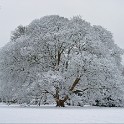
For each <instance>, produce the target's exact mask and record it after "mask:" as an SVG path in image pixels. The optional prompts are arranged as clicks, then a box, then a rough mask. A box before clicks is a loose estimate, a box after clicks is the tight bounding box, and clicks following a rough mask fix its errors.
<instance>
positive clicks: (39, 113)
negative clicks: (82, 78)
mask: <svg viewBox="0 0 124 124" xmlns="http://www.w3.org/2000/svg"><path fill="white" fill-rule="evenodd" d="M123 115H124V108H107V107H90V106H85V107H68V106H66V107H65V108H59V107H55V106H54V105H49V106H48V105H47V106H41V107H37V106H30V107H24V106H18V105H17V106H16V105H14V106H13V105H10V106H7V105H0V123H124V117H123Z"/></svg>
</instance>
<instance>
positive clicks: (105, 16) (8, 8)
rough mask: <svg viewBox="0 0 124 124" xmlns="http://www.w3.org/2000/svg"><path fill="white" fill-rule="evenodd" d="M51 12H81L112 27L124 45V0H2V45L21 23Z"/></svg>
mask: <svg viewBox="0 0 124 124" xmlns="http://www.w3.org/2000/svg"><path fill="white" fill-rule="evenodd" d="M51 14H52V15H53V14H58V15H60V16H64V17H68V18H70V17H73V16H75V15H80V16H82V17H83V19H85V20H86V21H88V22H90V23H91V24H92V25H101V26H103V27H105V28H107V29H108V30H110V31H111V32H112V33H113V35H114V39H115V43H116V44H118V45H119V46H120V47H121V48H124V0H0V47H2V46H3V45H4V44H6V43H7V42H8V41H9V39H10V33H11V31H12V30H14V29H15V28H16V27H17V26H18V25H20V24H22V25H28V24H29V23H30V22H31V21H32V20H34V19H36V18H40V17H42V16H45V15H51Z"/></svg>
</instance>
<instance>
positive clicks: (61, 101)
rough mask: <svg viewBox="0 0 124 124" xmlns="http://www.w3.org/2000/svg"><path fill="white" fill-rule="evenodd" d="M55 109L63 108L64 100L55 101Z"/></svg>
mask: <svg viewBox="0 0 124 124" xmlns="http://www.w3.org/2000/svg"><path fill="white" fill-rule="evenodd" d="M56 107H65V105H64V100H57V101H56Z"/></svg>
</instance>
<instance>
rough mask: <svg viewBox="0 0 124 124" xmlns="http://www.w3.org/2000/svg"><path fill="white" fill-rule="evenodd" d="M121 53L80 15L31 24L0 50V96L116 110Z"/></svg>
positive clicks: (120, 94)
mask: <svg viewBox="0 0 124 124" xmlns="http://www.w3.org/2000/svg"><path fill="white" fill-rule="evenodd" d="M122 53H123V50H122V49H120V48H119V47H118V46H117V45H116V44H115V43H114V41H113V38H112V34H111V32H109V31H107V30H106V29H104V28H102V27H101V26H91V25H90V23H88V22H86V21H84V20H82V19H81V18H80V17H74V18H72V19H70V20H69V19H67V18H64V17H59V16H56V15H52V16H45V17H43V18H41V19H37V20H34V21H33V22H31V23H30V24H29V25H28V26H26V27H23V26H19V27H18V28H17V29H16V30H15V32H14V33H13V35H12V38H11V42H9V43H8V44H7V45H6V46H5V47H3V49H2V50H1V54H0V59H1V61H0V68H1V70H0V80H1V83H0V85H1V87H2V88H1V89H0V91H1V98H4V99H6V98H7V99H8V100H12V99H14V100H17V101H23V100H24V101H26V102H29V103H30V102H31V101H32V100H33V99H34V98H37V97H38V98H39V102H41V100H42V101H44V100H45V101H46V99H47V100H48V102H49V103H50V101H53V100H52V99H54V101H55V102H56V105H57V106H61V107H64V103H65V102H70V103H69V104H71V105H81V106H83V104H91V105H93V104H94V105H99V106H100V105H104V106H122V101H123V76H122V65H121V55H122ZM8 97H9V98H8ZM46 97H47V98H46ZM54 101H53V102H54ZM39 104H40V103H39Z"/></svg>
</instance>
